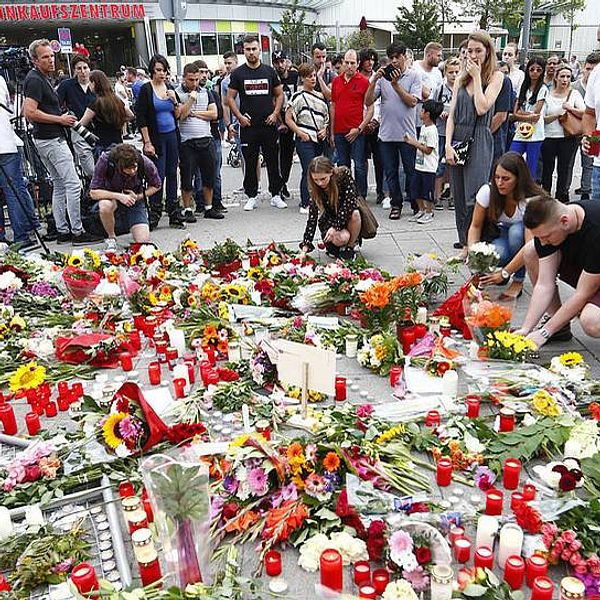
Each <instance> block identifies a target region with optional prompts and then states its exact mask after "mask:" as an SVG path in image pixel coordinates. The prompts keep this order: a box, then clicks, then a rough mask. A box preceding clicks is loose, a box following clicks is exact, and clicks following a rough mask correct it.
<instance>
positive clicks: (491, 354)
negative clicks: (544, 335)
mask: <svg viewBox="0 0 600 600" xmlns="http://www.w3.org/2000/svg"><path fill="white" fill-rule="evenodd" d="M483 350H484V352H485V355H486V356H487V358H495V359H499V360H511V361H513V362H525V361H526V360H527V359H528V357H529V355H530V353H531V352H534V351H535V350H536V346H535V344H534V343H533V342H532V341H531V340H529V339H527V338H526V337H525V336H523V335H520V334H518V333H512V332H510V331H506V330H498V329H496V330H494V331H489V332H488V333H487V334H486V341H485V344H484V347H483Z"/></svg>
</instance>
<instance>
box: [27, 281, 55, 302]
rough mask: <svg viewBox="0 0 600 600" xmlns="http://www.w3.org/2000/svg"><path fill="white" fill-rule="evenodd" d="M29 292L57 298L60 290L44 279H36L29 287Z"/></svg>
mask: <svg viewBox="0 0 600 600" xmlns="http://www.w3.org/2000/svg"><path fill="white" fill-rule="evenodd" d="M29 291H30V293H32V294H33V295H34V296H46V297H47V298H57V297H58V296H60V292H59V291H58V290H57V289H56V288H55V287H54V286H53V285H50V284H49V283H47V282H46V281H38V282H36V283H34V284H32V285H31V287H30V288H29Z"/></svg>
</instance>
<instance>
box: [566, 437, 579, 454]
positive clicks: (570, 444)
mask: <svg viewBox="0 0 600 600" xmlns="http://www.w3.org/2000/svg"><path fill="white" fill-rule="evenodd" d="M565 458H581V444H580V443H579V442H578V441H577V440H567V443H566V444H565Z"/></svg>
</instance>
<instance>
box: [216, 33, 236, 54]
mask: <svg viewBox="0 0 600 600" xmlns="http://www.w3.org/2000/svg"><path fill="white" fill-rule="evenodd" d="M230 50H233V44H232V43H231V34H230V33H220V34H219V54H220V55H221V56H222V55H223V54H225V52H229V51H230Z"/></svg>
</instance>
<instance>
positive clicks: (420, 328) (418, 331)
mask: <svg viewBox="0 0 600 600" xmlns="http://www.w3.org/2000/svg"><path fill="white" fill-rule="evenodd" d="M413 329H414V330H415V335H416V337H417V339H418V340H420V339H421V338H424V337H425V334H426V333H427V325H425V324H424V323H419V324H418V325H415V326H414V327H413Z"/></svg>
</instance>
